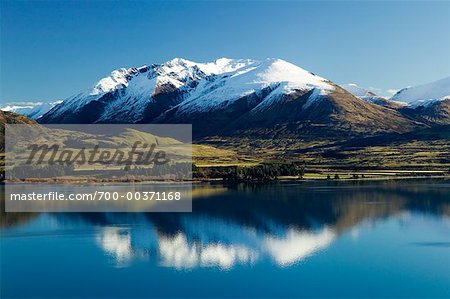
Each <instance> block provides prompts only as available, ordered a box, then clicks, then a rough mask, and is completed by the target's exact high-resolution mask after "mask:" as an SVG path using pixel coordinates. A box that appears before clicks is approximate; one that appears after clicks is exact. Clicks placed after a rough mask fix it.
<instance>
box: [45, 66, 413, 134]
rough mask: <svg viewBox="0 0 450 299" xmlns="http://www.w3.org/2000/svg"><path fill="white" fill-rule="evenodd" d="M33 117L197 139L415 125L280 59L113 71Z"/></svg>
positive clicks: (355, 131) (363, 130)
mask: <svg viewBox="0 0 450 299" xmlns="http://www.w3.org/2000/svg"><path fill="white" fill-rule="evenodd" d="M39 122H41V123H192V124H193V131H194V132H193V133H194V136H195V137H201V136H211V135H220V134H241V133H242V132H245V131H246V132H254V133H258V134H262V135H264V136H270V137H273V136H281V135H286V134H294V135H295V134H297V135H298V134H300V135H302V134H315V135H317V134H319V135H324V134H325V135H326V134H328V133H329V132H337V135H339V134H341V133H342V132H344V133H345V134H369V135H370V134H378V133H381V132H405V131H408V130H411V129H413V128H414V127H415V126H417V123H415V122H414V121H411V120H409V119H407V118H405V117H403V116H402V115H401V114H400V113H398V112H397V111H395V110H393V109H387V108H386V107H383V105H375V104H373V103H371V102H365V101H363V100H361V99H360V98H357V97H355V96H353V95H352V94H350V93H349V92H347V91H345V90H344V89H342V88H341V87H339V86H337V85H336V84H334V83H333V82H331V81H329V80H327V79H324V78H322V77H319V76H317V75H315V74H313V73H310V72H308V71H306V70H304V69H302V68H300V67H297V66H295V65H293V64H291V63H289V62H286V61H284V60H281V59H266V60H264V61H255V60H249V59H247V60H231V59H226V58H222V59H218V60H216V61H214V62H211V63H195V62H192V61H188V60H184V59H179V58H176V59H173V60H171V61H169V62H166V63H164V64H161V65H151V66H143V67H140V68H130V69H120V70H117V71H114V72H112V73H111V75H110V76H109V77H106V78H104V79H102V80H100V81H99V82H98V83H97V84H96V85H95V86H94V87H93V88H91V89H90V90H87V91H85V92H83V93H80V94H78V95H75V96H73V97H70V98H68V99H66V100H65V101H64V102H63V103H62V104H60V105H57V106H56V107H54V108H53V109H52V110H50V111H49V112H48V113H46V114H45V115H43V116H42V117H41V118H40V119H39ZM339 132H341V133H339ZM280 134H281V135H280Z"/></svg>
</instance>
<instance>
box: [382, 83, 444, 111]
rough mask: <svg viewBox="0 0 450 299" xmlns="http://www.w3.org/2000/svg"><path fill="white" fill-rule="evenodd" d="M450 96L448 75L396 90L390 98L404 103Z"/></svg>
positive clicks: (422, 101)
mask: <svg viewBox="0 0 450 299" xmlns="http://www.w3.org/2000/svg"><path fill="white" fill-rule="evenodd" d="M447 96H450V77H446V78H443V79H440V80H438V81H434V82H431V83H427V84H422V85H418V86H413V87H407V88H404V89H402V90H400V91H398V92H397V93H396V94H395V95H394V96H393V97H392V98H391V100H393V101H399V102H406V103H415V105H417V104H418V103H424V102H427V101H429V100H441V99H442V98H444V97H447Z"/></svg>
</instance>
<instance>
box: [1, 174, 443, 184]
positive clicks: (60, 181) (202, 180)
mask: <svg viewBox="0 0 450 299" xmlns="http://www.w3.org/2000/svg"><path fill="white" fill-rule="evenodd" d="M427 179H450V174H444V175H418V176H411V175H409V176H397V175H390V176H377V177H359V178H329V179H328V178H323V177H320V178H319V177H310V178H298V177H294V176H281V177H278V178H276V179H273V180H262V181H258V180H228V179H225V178H195V179H192V180H128V181H126V180H101V181H99V180H95V179H85V180H82V179H74V180H70V179H56V180H49V179H38V180H36V179H34V180H17V181H16V180H14V181H2V182H0V185H6V184H8V183H11V184H40V183H52V184H69V185H78V184H80V185H81V184H94V185H111V184H129V183H133V184H149V183H154V184H173V183H176V184H179V183H192V184H195V183H219V182H223V183H249V184H265V183H276V182H357V181H364V182H370V181H390V180H392V181H398V180H404V181H406V180H427Z"/></svg>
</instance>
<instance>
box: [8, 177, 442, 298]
mask: <svg viewBox="0 0 450 299" xmlns="http://www.w3.org/2000/svg"><path fill="white" fill-rule="evenodd" d="M193 196H194V201H193V211H194V212H193V213H159V214H158V213H147V214H145V213H128V214H127V213H84V214H80V213H53V214H52V213H41V214H37V213H36V214H32V213H7V214H5V213H2V214H1V222H0V223H1V229H0V236H1V254H0V257H1V270H2V271H1V295H2V296H3V297H55V298H64V297H70V298H73V297H92V298H98V297H108V298H110V297H127V298H131V297H426V298H430V297H447V298H448V297H450V181H445V180H438V181H431V180H429V181H409V182H406V181H404V182H400V181H398V182H366V183H362V182H358V183H345V184H344V183H278V184H269V185H256V186H255V185H220V184H209V185H199V186H196V187H194V190H193Z"/></svg>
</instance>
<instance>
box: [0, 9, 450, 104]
mask: <svg viewBox="0 0 450 299" xmlns="http://www.w3.org/2000/svg"><path fill="white" fill-rule="evenodd" d="M0 55H1V56H0V58H1V70H0V71H1V86H0V88H1V92H0V101H2V102H6V101H8V102H9V101H29V100H54V99H61V98H65V97H67V96H69V95H72V94H74V93H77V92H79V91H81V90H84V89H86V88H88V87H90V86H91V85H93V84H94V83H95V82H96V81H97V80H98V79H100V78H102V77H104V76H106V75H108V74H109V73H110V72H111V71H112V70H114V69H116V68H119V67H133V66H140V65H144V64H151V63H161V62H164V61H167V60H169V59H172V58H174V57H183V58H187V59H191V60H194V61H199V62H201V61H211V60H214V59H216V58H219V57H229V58H254V59H262V58H266V57H276V58H282V59H285V60H288V61H290V62H292V63H295V64H297V65H299V66H301V67H303V68H305V69H307V70H310V71H312V72H314V73H317V74H319V75H321V76H323V77H326V78H328V79H330V80H333V81H335V82H337V83H349V82H354V83H358V84H359V85H361V86H364V87H369V86H371V87H375V88H380V89H382V90H387V89H391V88H401V87H405V86H408V85H416V84H421V83H426V82H429V81H433V80H437V79H440V78H442V77H446V76H449V75H450V2H448V1H445V2H426V1H423V2H417V1H416V2H408V1H397V2H380V1H370V2H369V1H353V2H343V1H339V2H336V1H335V2H324V1H316V2H307V1H290V2H269V1H246V2H238V1H229V2H219V1H200V2H195V1H182V2H180V1H165V2H162V1H160V2H155V1H153V2H150V1H135V2H128V1H127V2H125V1H124V2H113V1H86V2H83V1H72V2H70V1H49V2H46V1H23V2H20V1H4V0H2V1H1V53H0Z"/></svg>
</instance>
